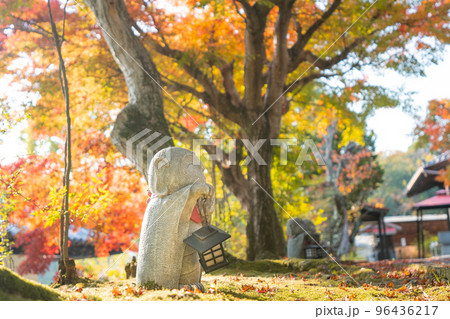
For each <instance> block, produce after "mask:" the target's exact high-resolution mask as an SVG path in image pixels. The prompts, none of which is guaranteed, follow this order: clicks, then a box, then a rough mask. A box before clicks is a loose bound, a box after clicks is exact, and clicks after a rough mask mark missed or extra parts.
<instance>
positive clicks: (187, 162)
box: [181, 152, 206, 183]
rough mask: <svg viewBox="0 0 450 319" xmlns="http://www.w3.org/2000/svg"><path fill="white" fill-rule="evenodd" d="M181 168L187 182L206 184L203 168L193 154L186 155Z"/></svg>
mask: <svg viewBox="0 0 450 319" xmlns="http://www.w3.org/2000/svg"><path fill="white" fill-rule="evenodd" d="M181 167H182V169H184V172H182V173H183V174H184V175H185V178H186V179H187V180H189V181H192V183H195V182H196V181H197V182H203V183H206V178H205V175H204V174H203V171H204V170H205V167H204V166H203V164H202V163H201V162H200V159H199V158H198V157H197V155H195V153H193V152H191V154H186V155H185V156H184V157H183V160H182V164H181Z"/></svg>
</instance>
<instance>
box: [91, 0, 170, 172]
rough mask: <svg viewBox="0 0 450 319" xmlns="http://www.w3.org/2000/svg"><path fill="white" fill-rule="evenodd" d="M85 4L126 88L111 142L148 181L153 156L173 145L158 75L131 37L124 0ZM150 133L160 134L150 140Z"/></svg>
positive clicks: (141, 45) (130, 27) (134, 37)
mask: <svg viewBox="0 0 450 319" xmlns="http://www.w3.org/2000/svg"><path fill="white" fill-rule="evenodd" d="M84 2H85V3H86V4H87V5H88V6H89V7H90V8H91V10H92V11H93V12H94V14H95V16H96V18H97V22H98V24H99V25H100V27H101V29H102V31H103V36H104V39H105V40H106V43H107V44H108V47H109V49H110V51H111V53H112V55H113V57H114V59H115V61H116V62H117V64H118V65H119V67H120V70H121V71H122V73H123V74H124V76H125V82H126V84H127V87H128V103H129V104H128V105H127V106H126V107H125V108H124V109H122V111H121V112H120V113H119V115H118V116H117V119H116V121H115V123H114V129H113V131H112V133H111V139H112V142H113V144H114V145H115V146H116V147H117V149H118V150H119V151H120V152H121V153H122V154H124V155H125V156H126V157H127V158H128V159H130V160H131V161H132V162H133V163H134V164H135V165H136V167H137V169H138V170H139V171H140V172H141V173H142V174H144V176H145V177H146V178H147V169H148V165H149V164H150V160H151V157H152V155H154V153H156V152H157V151H158V150H160V149H162V148H166V147H169V146H173V141H172V140H171V139H170V140H169V139H168V137H171V134H170V131H169V127H168V125H167V122H166V120H165V118H164V105H163V98H162V93H161V89H162V87H161V86H160V84H159V83H160V82H161V79H160V76H159V72H158V70H157V69H156V66H155V64H154V63H153V60H152V58H151V56H150V54H149V52H148V51H147V49H146V48H145V47H144V45H143V43H142V42H141V40H140V39H139V38H138V37H136V36H135V35H134V34H133V31H132V21H133V20H132V19H131V17H130V16H129V13H128V10H127V8H126V5H125V3H124V2H123V0H108V1H96V0H85V1H84ZM146 130H148V131H146ZM153 133H156V135H157V134H158V133H159V134H160V135H159V136H156V135H155V139H153V140H151V137H150V135H151V134H153ZM158 138H159V140H158V141H156V139H158Z"/></svg>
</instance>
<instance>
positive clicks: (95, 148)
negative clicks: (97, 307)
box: [0, 0, 450, 259]
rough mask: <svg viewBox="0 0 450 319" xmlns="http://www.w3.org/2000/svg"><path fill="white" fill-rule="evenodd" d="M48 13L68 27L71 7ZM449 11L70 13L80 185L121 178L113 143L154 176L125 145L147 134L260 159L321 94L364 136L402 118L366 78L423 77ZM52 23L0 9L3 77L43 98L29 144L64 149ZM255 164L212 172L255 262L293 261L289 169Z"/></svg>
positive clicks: (23, 6) (77, 5) (314, 7)
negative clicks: (339, 101)
mask: <svg viewBox="0 0 450 319" xmlns="http://www.w3.org/2000/svg"><path fill="white" fill-rule="evenodd" d="M52 5H53V6H54V8H55V10H54V12H55V20H56V21H57V22H58V23H59V24H61V23H62V10H61V8H60V6H61V4H60V3H58V2H57V1H52ZM449 6H450V4H449V2H448V1H419V2H417V3H410V2H407V1H376V2H375V1H374V2H367V1H360V0H359V1H358V0H352V1H341V0H334V1H329V2H327V3H323V2H318V1H312V0H311V1H293V0H289V1H288V0H278V1H277V0H273V1H271V0H264V1H248V0H224V1H190V0H186V1H182V0H172V1H123V0H111V1H91V0H86V1H84V2H79V1H76V2H73V3H70V4H69V8H68V11H67V12H68V14H67V30H66V34H67V41H66V42H65V43H64V44H63V47H62V50H63V52H67V54H66V55H65V56H67V58H66V59H67V61H66V62H67V65H68V70H69V79H71V80H70V81H73V83H76V85H72V86H71V87H73V89H72V93H71V96H72V94H73V103H72V105H74V108H73V112H74V114H76V116H77V118H78V120H77V121H78V122H75V123H74V127H73V129H74V134H73V135H74V142H73V144H74V149H75V150H76V151H75V152H76V153H77V155H75V156H74V157H75V158H76V157H77V156H78V159H77V160H79V163H77V167H79V172H78V174H80V175H82V172H85V174H87V172H89V171H91V170H92V169H93V168H94V167H95V169H96V168H97V167H105V166H106V167H107V168H108V169H109V171H108V174H112V173H113V171H114V169H117V170H125V168H123V166H121V165H118V161H119V157H117V156H118V155H117V154H115V152H114V151H113V150H112V148H110V146H111V142H110V141H112V143H114V146H115V147H116V148H117V149H118V150H119V151H120V152H121V153H122V154H123V155H125V156H128V157H129V160H131V161H132V162H134V163H135V164H136V166H137V168H138V169H139V170H140V171H141V172H142V173H143V174H144V175H145V174H146V165H147V163H148V158H147V150H149V149H150V147H152V144H150V143H149V144H148V145H146V147H145V148H144V150H143V152H137V150H136V148H134V149H133V150H132V152H131V153H130V152H127V141H129V140H130V139H131V138H133V137H135V136H136V135H137V134H139V133H141V132H142V131H143V130H145V129H148V130H151V131H152V132H158V133H160V134H161V135H162V136H171V137H173V138H174V139H176V140H177V142H184V143H186V144H188V143H189V141H190V140H191V139H192V138H195V137H205V136H206V137H208V138H225V137H227V138H235V139H238V140H240V139H247V140H248V141H249V142H250V144H243V143H237V145H236V157H237V160H238V162H242V161H244V159H245V158H246V155H247V154H250V153H251V150H250V149H249V145H256V144H257V143H258V141H261V140H264V139H265V140H268V139H276V138H278V137H279V135H280V130H281V128H282V127H283V121H282V119H283V118H284V117H285V116H286V115H288V114H290V113H291V112H293V110H294V109H298V110H299V112H303V110H304V109H305V107H304V105H302V104H301V103H299V102H298V100H299V98H301V97H302V96H304V95H306V94H308V92H309V91H308V88H309V87H310V86H311V85H312V83H314V82H320V83H323V84H324V85H325V88H324V90H325V93H326V94H329V95H330V92H333V94H334V95H333V96H335V97H342V98H346V99H347V100H348V101H350V102H352V103H343V105H342V106H340V107H342V110H346V112H348V113H351V114H352V116H351V117H349V118H352V122H356V123H359V122H362V121H363V120H362V119H364V118H366V117H367V116H368V115H370V114H371V112H373V110H374V109H376V108H377V107H384V106H393V105H392V103H391V102H392V99H390V94H391V93H392V92H389V90H383V89H381V88H379V87H373V86H371V85H369V84H368V82H367V79H366V78H365V77H364V75H363V71H364V68H365V67H366V66H374V67H376V68H378V69H380V70H382V69H387V68H390V69H394V70H398V71H400V72H402V73H404V74H420V73H421V72H422V71H423V69H424V67H425V66H426V65H427V64H428V63H432V62H435V60H436V58H437V57H439V54H440V53H441V52H442V49H443V46H444V44H446V43H448V41H449V33H448V32H447V27H446V26H447V24H448V14H447V13H448V9H449ZM58 8H59V10H58ZM43 9H44V8H43V3H42V1H36V2H26V1H25V3H20V4H18V3H16V2H14V1H5V2H3V3H2V5H1V7H0V14H1V16H2V17H4V19H2V28H3V29H4V32H3V33H2V34H1V39H0V41H1V42H0V43H1V48H2V60H1V61H2V62H1V65H0V68H1V70H2V73H14V74H15V78H16V79H17V80H18V79H19V78H21V77H23V78H27V79H28V81H30V82H32V83H33V85H28V88H29V89H33V90H36V91H38V92H39V94H40V98H39V100H38V102H37V103H36V105H32V106H30V107H29V108H28V109H29V110H30V111H31V113H32V118H31V121H30V123H31V127H32V132H31V134H32V136H33V138H36V139H46V140H47V141H48V140H49V139H48V137H49V136H62V120H63V117H62V116H61V111H62V109H61V108H60V107H56V105H58V104H57V103H54V101H55V100H56V97H58V98H61V96H58V94H59V93H58V92H57V86H55V81H56V76H57V73H56V71H55V69H54V66H52V63H54V62H52V61H55V59H54V53H52V52H50V50H49V39H48V36H49V34H48V32H49V24H48V20H47V18H46V16H44V15H43V12H44V11H43ZM69 9H70V10H69ZM411 47H413V48H414V49H410V48H411ZM108 51H110V52H111V53H112V54H110V52H108ZM20 54H22V55H23V54H26V55H27V57H26V58H25V61H24V62H26V63H29V68H28V69H26V68H23V67H20V66H17V64H16V65H15V66H14V64H12V61H14V60H16V59H18V57H19V56H20ZM13 69H14V70H13ZM36 70H39V71H36ZM33 71H35V72H33ZM125 85H126V87H125ZM126 94H127V95H128V96H127V95H126ZM385 102H388V103H385ZM127 103H128V104H127ZM354 104H358V107H357V108H355V107H354V106H355V105H354ZM125 105H126V106H125ZM322 105H323V108H328V107H329V106H328V105H327V104H322ZM355 109H358V110H359V111H355ZM49 119H52V121H49ZM145 138H146V136H142V138H141V139H139V140H137V141H136V143H135V145H136V144H139V142H141V141H144V140H145ZM54 140H55V139H53V140H51V139H50V141H48V143H49V144H51V145H53V144H52V143H55V142H54ZM56 144H57V145H56V146H57V147H61V146H60V143H59V142H57V143H56ZM173 144H174V143H173V142H172V141H168V142H167V143H165V144H164V145H159V148H162V147H167V146H169V145H173ZM105 145H107V146H105ZM153 145H154V144H153ZM155 149H158V147H156V146H155ZM205 150H206V151H207V152H208V153H211V154H214V153H216V151H217V149H215V147H205ZM152 151H154V150H152ZM258 153H259V154H260V156H261V158H262V159H263V160H264V162H265V163H266V164H267V165H259V164H258V163H257V162H256V161H255V160H251V161H250V162H249V163H248V165H243V166H242V165H229V164H230V163H229V156H230V154H229V153H227V152H224V156H223V157H222V158H216V160H215V165H217V167H218V168H219V169H220V173H221V178H222V181H223V184H224V185H225V186H226V187H227V188H228V189H229V190H230V191H231V192H232V193H233V194H234V195H235V196H236V198H237V199H238V200H239V201H240V203H241V206H242V207H243V208H244V209H245V210H246V211H247V212H248V217H247V240H248V245H247V246H248V247H247V257H248V258H249V259H255V258H261V257H264V256H282V255H284V253H285V245H284V235H283V231H282V227H281V224H280V219H279V218H278V217H277V214H276V209H275V207H274V202H273V200H272V198H271V197H272V196H273V194H274V190H273V185H272V176H271V174H272V172H273V171H274V170H275V171H276V170H279V169H282V168H280V167H273V165H272V164H273V149H272V147H271V145H270V143H268V142H267V141H266V143H263V144H262V146H261V147H260V148H259V149H258ZM113 154H115V155H113ZM114 156H116V157H114ZM95 169H94V170H95ZM76 174H77V173H75V172H74V178H75V175H76ZM105 176H108V175H106V174H105ZM110 187H113V186H110ZM139 187H144V186H143V185H140V186H139ZM133 196H134V195H133ZM122 205H124V204H123V203H122ZM134 214H136V213H134ZM136 220H137V219H136ZM105 227H106V226H105ZM103 230H104V231H106V229H103Z"/></svg>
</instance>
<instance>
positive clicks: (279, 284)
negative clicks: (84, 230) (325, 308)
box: [58, 258, 450, 301]
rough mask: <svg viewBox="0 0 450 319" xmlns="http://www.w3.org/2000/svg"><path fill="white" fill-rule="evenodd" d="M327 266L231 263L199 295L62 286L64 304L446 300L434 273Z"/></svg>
mask: <svg viewBox="0 0 450 319" xmlns="http://www.w3.org/2000/svg"><path fill="white" fill-rule="evenodd" d="M342 266H343V268H344V270H343V269H342V268H341V267H340V266H339V265H337V264H336V263H335V262H333V261H331V260H300V259H287V260H261V261H256V262H248V261H243V260H238V259H234V258H232V260H231V263H230V265H229V266H228V267H227V268H223V269H221V270H218V271H216V272H214V273H211V274H208V275H204V276H203V280H202V282H203V284H204V286H205V288H206V292H205V293H200V292H199V291H187V290H184V289H181V290H167V289H153V290H147V289H144V288H142V289H140V288H136V287H135V285H134V280H133V279H130V280H119V281H116V282H100V281H98V282H91V283H90V284H79V285H77V286H61V287H59V288H58V292H59V293H60V294H62V295H63V296H65V297H64V298H66V300H298V301H310V300H311V301H312V300H450V286H449V284H448V278H447V279H445V278H440V277H439V276H438V275H436V272H435V271H434V270H433V269H434V268H433V267H429V266H423V265H404V264H395V263H391V262H381V263H370V264H369V263H365V264H362V263H351V262H347V263H344V264H342Z"/></svg>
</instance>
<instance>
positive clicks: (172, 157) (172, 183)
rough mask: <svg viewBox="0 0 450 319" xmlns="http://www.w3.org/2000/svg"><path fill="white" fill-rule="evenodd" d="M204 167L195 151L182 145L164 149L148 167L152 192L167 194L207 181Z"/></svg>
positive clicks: (161, 194)
mask: <svg viewBox="0 0 450 319" xmlns="http://www.w3.org/2000/svg"><path fill="white" fill-rule="evenodd" d="M204 169H205V167H204V166H203V165H202V163H201V162H200V159H199V158H198V157H197V156H196V155H195V153H194V152H191V151H189V150H187V149H185V148H181V147H168V148H165V149H162V150H161V151H159V152H158V153H156V154H155V156H154V157H153V158H152V161H151V162H150V166H149V168H148V183H149V186H150V193H152V195H153V194H155V195H156V196H166V195H170V194H172V193H174V192H176V191H178V190H180V189H181V188H183V187H185V186H188V185H191V184H194V183H196V182H203V183H206V179H205V175H204V174H203V171H204Z"/></svg>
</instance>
